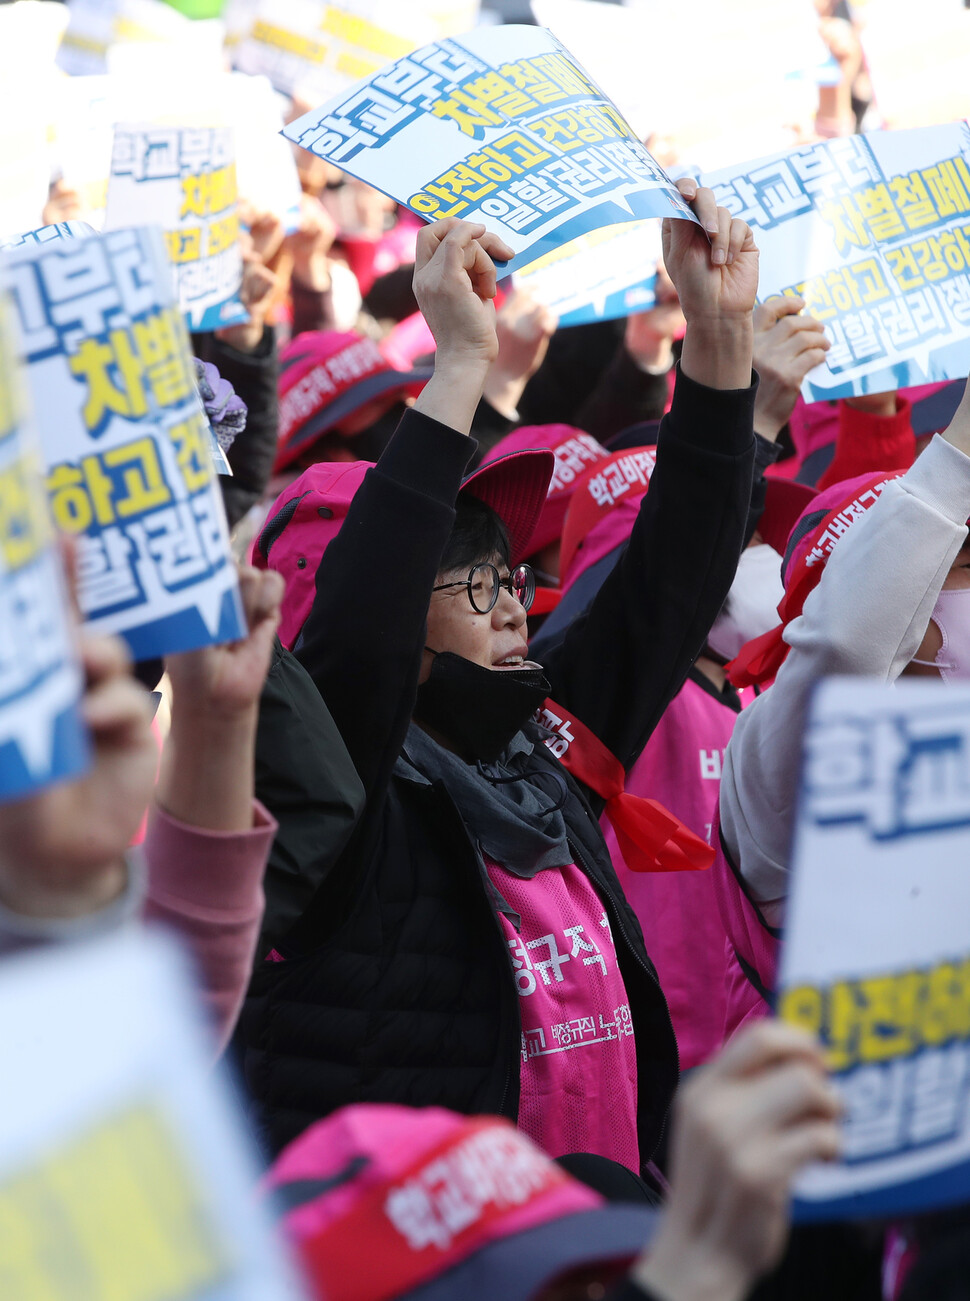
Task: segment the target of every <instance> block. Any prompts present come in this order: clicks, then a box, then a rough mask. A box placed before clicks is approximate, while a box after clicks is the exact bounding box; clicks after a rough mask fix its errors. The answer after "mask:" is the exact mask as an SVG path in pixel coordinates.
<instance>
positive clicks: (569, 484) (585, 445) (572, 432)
mask: <svg viewBox="0 0 970 1301" xmlns="http://www.w3.org/2000/svg"><path fill="white" fill-rule="evenodd" d="M538 447H547V448H548V449H549V450H550V451H551V452H552V454H553V456H554V457H555V458H556V467H555V469H554V470H553V472H552V478H551V480H550V481H549V491H548V493H547V494H546V503H545V506H544V507H543V509H542V514H541V515H540V517H539V522H538V524H537V525H536V530H535V533H534V534H533V535H532V541H531V543H530V544H529V545H530V546H531V548H532V551H534V552H535V551H541V550H542V549H543V547H547V546H549V544H550V543H551V542H555V541H556V540H557V539H558V538H560V537H561V536H562V530H563V525H564V524H565V522H566V512H567V511H568V509H569V502H570V500H571V498H572V495H573V493H574V492H575V490H576V487H577V485H578V484H579V482H580V481H581V479H582V478H583V476H584V474H585V473H586V472H587V470H589V469H590V467H591V466H593V465H595V464H596V462H597V461H605V460H607V459H608V458H609V455H610V454H609V452H608V451H607V450H606V448H605V447H604V446H603V445H602V443H598V442H597V441H596V439H595V438H594V437H593V436H592V434H587V433H586V432H585V430H582V429H577V428H576V427H575V425H522V426H520V427H519V428H518V429H515V430H513V431H512V433H511V434H508V435H507V436H506V437H505V438H503V439H501V440H500V441H499V442H497V443H496V444H495V446H494V447H493V448H492V450H491V451H490V452H489V454H488V455H487V456H486V457H485V458H484V460H483V461H482V464H483V465H490V464H491V462H492V461H497V460H499V459H500V458H501V457H503V456H508V455H509V453H510V452H521V451H525V450H526V449H528V448H538Z"/></svg>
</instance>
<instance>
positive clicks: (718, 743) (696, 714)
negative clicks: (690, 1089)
mask: <svg viewBox="0 0 970 1301" xmlns="http://www.w3.org/2000/svg"><path fill="white" fill-rule="evenodd" d="M747 697H749V693H747V692H745V693H744V694H743V695H742V701H743V702H744V703H748V699H747ZM735 718H736V714H735V713H734V711H733V710H732V709H730V708H729V707H728V706H726V705H722V704H721V703H720V702H719V701H717V700H715V699H714V697H713V696H712V695H711V694H710V693H709V692H707V691H705V690H704V688H703V687H701V686H699V685H698V684H697V683H696V682H693V681H691V680H690V679H688V681H687V682H685V683H684V685H683V687H682V688H681V690H680V691H679V692H678V694H677V695H676V696H675V697H674V699H673V700H672V701H671V703H670V704H669V705H668V706H667V709H666V710H665V712H664V715H663V717H662V718H661V720H660V723H659V724H658V726H657V728H656V730H655V731H654V733H653V735H652V736H651V737H650V740H649V741H648V742H647V744H646V746H645V748H644V750H643V753H642V754H641V755H640V757H639V758H638V759H637V761H636V763H635V764H634V765H633V767H632V768H631V770H630V772H629V774H628V776H627V782H626V789H627V790H628V791H630V792H631V793H632V794H634V795H646V796H649V797H650V798H652V799H656V800H659V801H660V803H661V804H663V805H664V806H665V807H666V808H668V809H670V811H671V812H672V813H675V814H676V815H677V816H678V817H679V818H680V819H681V820H682V821H683V822H684V823H686V825H687V826H688V827H689V828H690V830H691V831H693V832H696V834H697V835H699V836H702V837H703V838H704V839H705V840H709V839H710V835H711V823H712V822H713V820H714V813H715V809H716V807H717V795H718V789H719V787H720V784H721V762H722V759H723V755H724V749H725V747H726V746H727V743H728V740H729V739H730V736H731V731H732V729H733V727H734V720H735ZM601 826H602V828H603V834H604V836H605V837H606V843H607V845H608V846H609V849H610V854H611V855H612V858H613V864H614V866H615V868H616V873H617V876H618V877H619V879H620V884H621V885H622V886H623V889H624V891H625V892H626V896H627V898H628V899H629V901H630V904H631V906H632V907H633V910H634V912H636V914H637V917H638V918H639V919H640V925H641V927H642V928H643V936H644V939H645V941H646V945H647V952H648V953H649V954H650V957H651V958H652V960H653V962H654V964H655V965H656V967H657V971H658V973H659V976H660V986H661V988H662V989H663V991H664V994H665V995H666V998H667V1005H668V1007H669V1008H670V1016H671V1020H672V1021H673V1024H674V1032H675V1034H676V1036H677V1045H678V1048H679V1050H680V1062H681V1066H682V1067H683V1068H685V1069H687V1068H690V1067H692V1066H697V1065H699V1064H700V1063H701V1062H703V1061H706V1060H707V1059H708V1057H710V1056H711V1055H712V1054H713V1053H714V1052H715V1051H716V1050H717V1049H718V1048H719V1047H720V1045H721V1043H722V1042H723V1027H724V1016H725V984H726V982H727V979H728V963H727V957H726V954H725V946H724V926H723V924H722V922H721V918H720V914H719V913H718V908H717V901H716V899H715V897H714V883H713V881H712V872H710V871H707V872H650V873H647V872H631V871H630V869H629V868H628V867H627V866H626V864H625V863H624V861H623V856H622V854H621V853H620V851H619V847H618V845H617V840H616V834H615V833H614V831H613V828H612V827H611V826H610V824H609V822H608V821H607V820H606V819H605V818H604V819H603V820H602V822H601Z"/></svg>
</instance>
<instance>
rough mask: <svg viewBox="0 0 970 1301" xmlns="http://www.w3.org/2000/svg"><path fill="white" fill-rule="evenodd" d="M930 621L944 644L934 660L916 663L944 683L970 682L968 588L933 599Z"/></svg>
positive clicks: (958, 589) (957, 589)
mask: <svg viewBox="0 0 970 1301" xmlns="http://www.w3.org/2000/svg"><path fill="white" fill-rule="evenodd" d="M930 619H931V621H932V622H933V623H935V624H936V626H937V628H939V630H940V636H941V638H942V639H943V644H942V645H941V646H940V649H939V650H938V651H937V653H936V659H935V660H917V659H914V660H913V663H914V664H926V665H928V666H930V667H932V668H937V669H939V671H940V677H941V678H942V679H943V681H944V682H965V681H967V680H968V679H970V588H966V587H961V588H955V589H954V590H953V591H951V592H941V593H940V594H939V596H938V597H937V598H936V605H934V606H933V613H932V614H931V615H930Z"/></svg>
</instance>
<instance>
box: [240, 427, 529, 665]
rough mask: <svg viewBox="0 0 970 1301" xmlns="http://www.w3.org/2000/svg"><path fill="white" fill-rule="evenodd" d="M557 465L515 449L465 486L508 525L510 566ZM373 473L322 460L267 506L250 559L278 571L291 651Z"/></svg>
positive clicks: (521, 551)
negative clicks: (334, 545)
mask: <svg viewBox="0 0 970 1301" xmlns="http://www.w3.org/2000/svg"><path fill="white" fill-rule="evenodd" d="M554 464H555V462H554V458H553V455H552V453H551V452H546V451H522V452H513V453H511V455H509V456H503V457H502V458H501V459H500V460H498V461H492V462H491V463H490V464H488V465H481V466H479V467H478V469H477V470H475V471H474V472H473V473H472V474H470V475H468V476H467V478H465V479H464V480H463V482H462V485H461V492H462V493H463V494H467V495H468V496H471V497H476V498H478V500H479V501H482V502H484V503H485V505H486V506H490V507H491V509H492V510H494V511H495V513H496V515H498V517H499V519H500V520H501V521H502V523H503V524H504V525H505V528H506V531H507V533H508V535H509V548H510V552H511V556H510V559H511V561H512V563H513V564H518V563H519V562H520V561H521V560H522V559H523V558H524V557H525V556H527V555H528V554H529V553H530V552H529V548H531V546H532V544H531V541H530V539H531V538H532V534H533V532H534V530H535V527H536V523H537V521H538V519H539V516H540V515H541V513H542V509H543V505H544V503H545V499H546V488H547V486H548V484H549V479H550V477H551V475H552V472H553V467H554ZM371 468H372V463H371V462H370V461H321V462H319V463H318V464H316V465H311V466H310V467H309V468H308V469H306V470H304V471H303V473H302V474H301V475H300V477H299V478H298V479H296V480H295V481H294V482H293V483H291V484H290V485H289V486H288V487H287V488H285V489H284V490H283V492H282V493H281V494H280V495H279V497H277V499H276V501H275V502H274V503H273V505H272V506H271V507H270V512H269V515H268V517H267V520H266V523H265V525H264V526H263V529H262V532H261V533H260V534H259V536H258V537H257V538H256V541H255V543H254V545H253V553H252V562H253V564H254V565H255V566H256V567H257V568H259V569H276V570H278V571H279V572H280V573H281V574H282V575H283V577H284V578H285V579H286V596H285V597H284V599H283V610H282V617H281V619H280V627H279V637H280V641H281V642H282V643H283V645H284V646H287V647H291V648H292V646H293V644H294V642H295V641H296V639H297V637H298V636H299V635H300V629H301V628H302V627H303V625H304V623H305V622H306V619H307V616H308V615H309V613H310V608H311V607H312V605H313V597H314V594H315V592H316V574H317V569H318V567H319V565H320V560H321V558H322V557H323V553H324V552H325V551H326V549H327V547H328V546H329V545H330V543H331V542H332V541H333V539H334V538H335V537H336V536H337V534H338V532H339V531H340V527H341V525H342V524H343V522H344V520H345V519H346V517H347V511H348V510H349V509H350V503H351V502H352V501H353V499H354V494H355V493H356V491H357V489H358V488H359V487H360V485H361V483H362V482H363V479H364V475H365V474H366V473H367V471H368V470H369V469H371Z"/></svg>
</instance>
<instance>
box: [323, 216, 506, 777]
mask: <svg viewBox="0 0 970 1301" xmlns="http://www.w3.org/2000/svg"><path fill="white" fill-rule="evenodd" d="M493 255H494V256H495V257H497V258H506V257H510V256H511V250H510V249H508V248H507V247H506V246H505V245H504V244H503V243H502V242H501V241H500V240H497V239H495V238H494V237H492V236H490V235H488V234H486V232H485V229H484V227H483V226H475V225H472V224H471V223H469V222H460V221H456V220H455V219H454V218H450V219H447V220H445V221H441V222H437V223H435V225H433V226H428V227H426V228H425V229H424V230H422V231H421V232H420V233H419V235H418V246H417V255H416V261H415V277H414V289H415V294H416V296H417V299H418V302H419V304H420V306H421V310H422V312H423V313H424V315H425V317H426V319H427V321H428V325H429V326H430V328H431V332H432V334H433V335H434V337H435V341H436V343H437V353H436V356H435V373H434V376H433V377H432V379H431V380H430V381H429V382H428V384H427V385H426V386H425V388H424V391H423V392H422V394H421V396H420V398H419V399H418V401H417V403H416V405H415V407H414V408H413V409H412V410H411V411H410V412H408V413H407V415H405V417H404V419H403V420H402V422H401V425H400V427H399V428H398V430H397V432H396V433H395V435H394V437H393V438H392V439H391V442H390V443H389V444H388V447H387V449H386V450H385V452H384V454H383V456H382V457H381V459H380V461H379V463H378V464H377V465H376V466H375V467H374V469H372V470H370V471H369V472H368V474H367V475H366V477H365V478H364V482H363V483H362V485H361V487H360V489H359V490H358V492H357V495H356V496H355V498H354V500H353V503H352V504H351V507H350V510H349V511H348V514H347V518H346V520H345V521H344V524H343V527H342V528H341V530H340V533H339V534H338V536H337V537H336V538H335V539H334V541H333V542H332V543H331V544H330V546H329V547H328V548H327V551H326V554H325V555H324V558H323V561H322V562H321V564H320V567H319V569H318V571H317V576H316V597H315V600H314V604H313V608H312V610H311V612H310V615H309V617H308V619H307V622H306V625H305V627H304V630H303V636H302V641H301V643H300V646H299V650H298V652H297V654H298V658H299V659H300V661H301V663H302V664H303V666H304V667H305V668H306V670H307V671H308V672H309V674H310V676H311V677H312V679H313V681H314V683H315V684H316V686H317V689H318V690H319V691H320V693H321V694H322V695H323V698H324V700H325V701H326V702H327V705H328V707H329V709H330V711H331V713H332V715H333V718H334V722H335V723H336V724H337V728H338V730H339V731H340V734H341V736H342V737H343V739H344V742H345V744H346V746H347V748H348V750H349V752H350V756H351V759H352V760H353V762H354V766H355V767H356V769H357V772H358V773H359V775H360V778H361V781H362V782H363V785H364V790H365V792H366V795H367V797H368V799H372V798H374V797H375V795H378V794H379V792H380V791H381V790H382V789H383V787H384V785H385V784H386V782H387V779H388V777H389V775H390V771H391V768H392V766H393V764H394V761H395V760H396V758H397V756H398V754H399V753H400V750H401V747H402V745H403V744H404V737H405V734H406V732H407V728H408V724H409V722H410V718H411V712H412V709H413V707H414V700H415V693H416V690H417V681H418V673H419V671H420V667H421V653H422V649H423V647H424V637H425V618H426V614H427V609H428V601H429V598H430V593H431V588H432V586H433V584H434V578H435V574H436V573H437V570H438V563H439V561H440V558H441V554H442V552H443V550H444V547H445V544H446V543H447V540H448V536H449V534H450V532H451V528H452V524H453V523H454V517H455V510H454V506H455V498H456V497H457V495H458V489H459V487H460V484H461V479H462V474H463V472H464V469H465V465H466V463H467V461H468V458H469V456H470V455H471V452H472V450H473V444H472V443H471V442H470V441H469V439H468V437H467V434H468V431H469V429H470V428H471V422H472V419H473V417H474V415H475V411H476V408H477V406H478V402H479V399H480V397H481V392H482V384H483V382H484V379H485V375H486V374H487V372H488V367H489V365H490V363H491V361H492V360H493V358H494V357H495V355H496V349H497V343H496V337H495V308H494V305H493V301H492V300H493V298H494V296H495V265H494V262H493V261H492V256H493Z"/></svg>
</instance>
